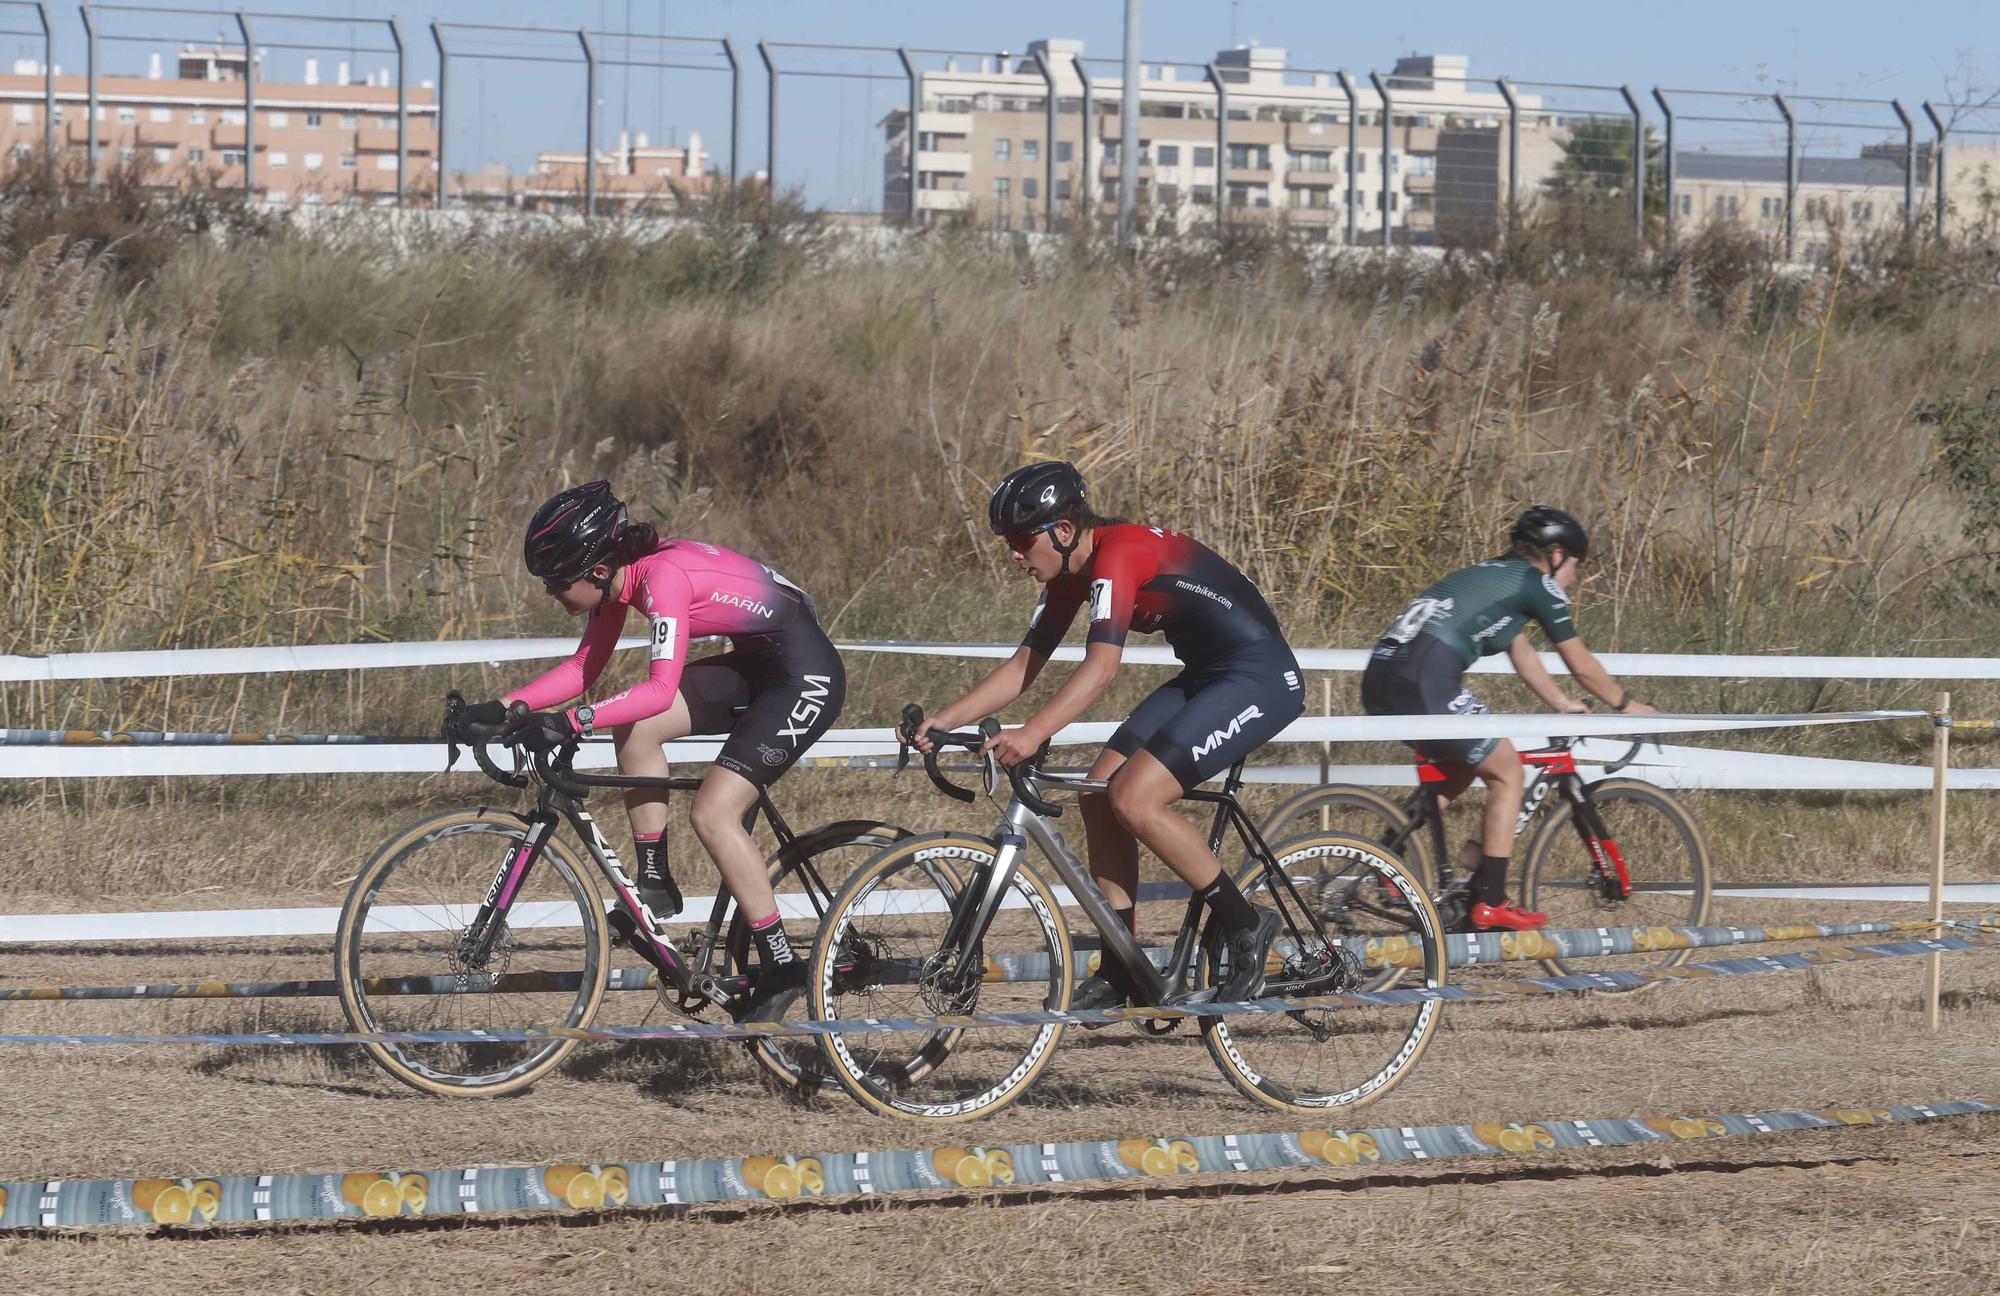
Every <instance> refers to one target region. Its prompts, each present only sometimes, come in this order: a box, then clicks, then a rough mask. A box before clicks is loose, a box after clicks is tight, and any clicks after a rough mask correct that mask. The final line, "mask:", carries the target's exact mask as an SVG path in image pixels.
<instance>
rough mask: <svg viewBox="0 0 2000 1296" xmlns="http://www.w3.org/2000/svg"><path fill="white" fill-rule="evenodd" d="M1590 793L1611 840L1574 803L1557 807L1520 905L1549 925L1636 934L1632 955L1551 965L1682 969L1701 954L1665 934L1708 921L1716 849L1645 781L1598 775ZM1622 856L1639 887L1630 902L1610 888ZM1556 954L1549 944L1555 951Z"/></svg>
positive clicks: (1535, 852)
mask: <svg viewBox="0 0 2000 1296" xmlns="http://www.w3.org/2000/svg"><path fill="white" fill-rule="evenodd" d="M1589 793H1590V800H1591V802H1592V804H1593V805H1595V806H1596V808H1597V813H1598V817H1599V818H1600V819H1602V820H1603V826H1604V829H1605V835H1604V837H1603V839H1601V840H1600V839H1597V838H1596V837H1595V835H1594V834H1593V833H1591V832H1587V831H1585V829H1586V827H1587V821H1586V820H1585V819H1581V818H1579V816H1578V813H1577V807H1576V804H1575V803H1574V802H1571V801H1564V802H1562V803H1561V804H1559V805H1558V806H1557V807H1556V809H1555V811H1554V813H1552V814H1550V815H1549V817H1548V818H1547V819H1546V820H1545V821H1544V822H1543V823H1542V826H1541V830H1540V831H1539V832H1537V833H1536V834H1535V839H1534V841H1533V843H1532V844H1531V845H1530V846H1529V847H1528V855H1527V861H1526V863H1525V864H1524V865H1523V879H1522V885H1521V894H1522V902H1523V903H1524V904H1526V905H1527V907H1528V908H1530V909H1539V910H1541V911H1542V912H1544V913H1546V914H1548V916H1549V926H1550V927H1551V928H1571V927H1581V928H1586V929H1588V928H1594V927H1603V928H1621V927H1624V928H1631V929H1632V932H1631V936H1630V940H1631V946H1630V948H1631V949H1632V951H1633V952H1632V953H1629V954H1621V955H1614V956H1609V957H1593V958H1590V959H1588V960H1579V961H1577V962H1570V961H1568V960H1565V959H1563V958H1560V957H1550V958H1548V959H1547V960H1545V966H1546V967H1547V968H1548V969H1549V971H1550V972H1552V973H1554V974H1556V975H1558V976H1562V975H1566V974H1569V973H1573V972H1602V971H1619V972H1645V971H1650V970H1653V969H1656V968H1668V967H1678V966H1680V965H1681V964H1683V963H1685V962H1687V960H1688V956H1689V955H1690V954H1692V953H1693V952H1694V951H1693V950H1690V949H1685V948H1682V949H1668V948H1664V947H1666V946H1669V945H1671V944H1672V943H1673V941H1672V937H1671V933H1669V932H1668V930H1667V929H1668V928H1673V927H1699V926H1700V925H1701V924H1702V922H1703V921H1704V920H1705V919H1706V918H1707V917H1708V902H1709V876H1708V875H1709V867H1708V845H1707V843H1705V842H1704V841H1703V840H1702V836H1701V829H1700V827H1699V826H1697V825H1696V823H1695V821H1694V816H1693V815H1691V814H1689V813H1688V811H1687V809H1686V807H1684V806H1682V805H1681V803H1680V802H1679V801H1676V800H1675V799H1674V798H1673V797H1671V796H1669V795H1668V794H1667V793H1665V792H1663V791H1661V790H1660V789H1659V788H1657V787H1654V786H1653V785H1652V784H1651V783H1647V782H1644V781H1642V780H1639V779H1623V778H1608V779H1600V780H1598V781H1597V782H1595V783H1592V784H1590V785H1589ZM1614 851H1615V852H1616V853H1617V856H1618V857H1620V858H1622V859H1623V860H1624V863H1625V869H1626V873H1627V875H1628V876H1629V877H1630V879H1631V883H1632V890H1631V894H1630V895H1627V896H1625V897H1623V898H1622V899H1621V898H1619V897H1618V896H1617V895H1616V894H1615V889H1614V888H1610V887H1607V886H1606V885H1605V873H1604V871H1603V870H1604V869H1606V868H1610V867H1611V859H1612V852H1614ZM1600 859H1601V860H1602V863H1600ZM1613 939H1614V940H1615V939H1616V938H1613ZM1554 948H1555V947H1554V945H1553V943H1550V945H1549V949H1550V953H1551V954H1552V955H1553V953H1554ZM1634 988H1635V989H1650V988H1651V987H1649V986H1640V987H1634Z"/></svg>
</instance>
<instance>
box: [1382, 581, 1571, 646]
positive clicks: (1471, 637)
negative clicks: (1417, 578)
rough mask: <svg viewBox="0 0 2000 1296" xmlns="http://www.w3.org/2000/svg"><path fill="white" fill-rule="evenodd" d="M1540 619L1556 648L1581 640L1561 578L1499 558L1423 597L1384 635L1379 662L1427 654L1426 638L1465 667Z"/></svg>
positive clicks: (1419, 597)
mask: <svg viewBox="0 0 2000 1296" xmlns="http://www.w3.org/2000/svg"><path fill="white" fill-rule="evenodd" d="M1530 621H1534V622H1536V623H1538V624H1539V625H1540V626H1541V627H1542V631H1543V633H1545V634H1547V635H1548V637H1549V642H1550V643H1551V644H1559V643H1562V642H1563V641H1565V640H1568V639H1574V638H1576V623H1575V622H1574V621H1573V620H1571V618H1570V611H1569V598H1568V596H1566V595H1565V594H1564V593H1563V592H1562V588H1561V587H1560V586H1558V585H1557V584H1556V582H1555V579H1554V578H1553V577H1551V576H1549V575H1547V574H1546V573H1544V572H1543V571H1542V570H1541V569H1540V568H1538V567H1536V566H1535V565H1534V564H1533V563H1530V562H1528V561H1527V560H1526V559H1524V558H1494V559H1490V560H1488V561H1486V562H1480V563H1474V564H1472V566H1470V567H1461V568H1459V569H1458V570H1457V571H1455V572H1453V573H1452V574H1451V575H1449V576H1446V577H1445V578H1444V579H1443V580H1440V581H1438V582H1437V583H1436V584H1435V585H1432V586H1431V587H1430V588H1429V589H1427V590H1425V591H1424V592H1423V593H1422V594H1419V595H1418V596H1417V597H1416V599H1415V600H1414V601H1413V602H1411V604H1410V605H1409V606H1408V607H1406V608H1404V609H1403V612H1402V615H1400V616H1398V617H1397V618H1396V619H1395V620H1394V621H1393V622H1391V623H1390V625H1389V628H1388V629H1387V630H1385V631H1383V632H1382V638H1381V641H1380V642H1378V643H1377V644H1376V645H1375V653H1374V656H1375V659H1376V660H1377V661H1384V662H1400V661H1407V660H1409V659H1410V658H1412V657H1415V656H1419V655H1424V654H1420V653H1419V652H1418V651H1417V650H1418V649H1419V648H1420V647H1422V646H1423V641H1424V640H1425V639H1433V640H1438V641H1441V642H1442V643H1443V644H1445V645H1447V646H1449V647H1450V648H1451V650H1452V652H1453V653H1455V654H1456V655H1457V656H1458V658H1459V662H1460V667H1461V669H1462V668H1463V667H1465V666H1470V665H1471V664H1472V663H1473V662H1475V661H1477V660H1479V659H1480V658H1481V657H1485V656H1489V655H1490V654H1493V653H1497V652H1500V651H1501V650H1503V649H1505V648H1506V647H1507V645H1508V644H1510V643H1512V642H1513V641H1514V637H1515V636H1516V635H1518V634H1520V633H1521V631H1522V630H1523V629H1525V628H1526V627H1527V624H1528V622H1530Z"/></svg>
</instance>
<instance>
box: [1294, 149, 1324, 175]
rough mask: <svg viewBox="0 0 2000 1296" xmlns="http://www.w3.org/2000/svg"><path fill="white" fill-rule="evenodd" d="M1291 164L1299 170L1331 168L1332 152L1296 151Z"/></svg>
mask: <svg viewBox="0 0 2000 1296" xmlns="http://www.w3.org/2000/svg"><path fill="white" fill-rule="evenodd" d="M1293 156H1294V157H1295V158H1296V159H1297V160H1296V161H1294V162H1293V163H1292V165H1293V166H1294V167H1296V168H1298V169H1299V170H1301V171H1331V170H1333V154H1331V153H1327V152H1312V153H1297V154H1294V155H1293Z"/></svg>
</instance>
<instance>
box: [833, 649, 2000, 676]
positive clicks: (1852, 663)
mask: <svg viewBox="0 0 2000 1296" xmlns="http://www.w3.org/2000/svg"><path fill="white" fill-rule="evenodd" d="M839 647H840V650H841V651H842V652H881V653H904V654H910V655H915V656H920V657H959V658H1007V657H1012V656H1013V655H1014V651H1015V649H1017V648H1019V647H1020V645H1019V644H1000V643H964V644H948V643H918V642H905V641H903V640H898V639H869V640H859V641H856V642H853V643H842V644H840V645H839ZM1292 655H1293V656H1294V657H1296V658H1297V659H1298V663H1299V665H1300V666H1301V667H1303V668H1304V669H1306V670H1317V671H1348V672H1353V671H1360V670H1364V669H1366V668H1367V665H1368V659H1369V655H1370V654H1369V650H1368V649H1366V648H1294V649H1293V650H1292ZM1541 659H1542V665H1544V666H1546V667H1548V669H1549V671H1550V673H1551V674H1555V675H1567V674H1568V673H1569V667H1567V666H1565V665H1564V664H1563V660H1562V658H1561V657H1560V656H1558V655H1557V654H1555V653H1552V652H1545V653H1542V654H1541ZM1597 659H1598V660H1599V661H1600V662H1603V663H1604V668H1605V669H1606V670H1608V671H1610V672H1611V673H1612V674H1613V675H1619V676H1625V675H1632V676H1643V677H1647V678H1655V679H1665V678H1674V677H1678V678H1684V679H1887V680H1916V679H1927V680H1990V679H2000V657H1783V656H1776V655H1772V656H1762V655H1750V654H1727V653H1599V654H1597ZM1051 660H1053V661H1082V660H1083V649H1082V648H1081V647H1078V646H1076V645H1064V646H1063V647H1060V648H1057V649H1056V650H1055V652H1054V653H1052V654H1051ZM1123 660H1125V661H1128V662H1133V663H1135V664H1139V665H1147V666H1166V665H1178V664H1179V659H1178V658H1176V657H1175V656H1174V655H1173V652H1172V650H1170V649H1168V648H1166V647H1163V646H1161V645H1158V644H1130V645H1127V646H1126V648H1125V651H1124V654H1123ZM1466 669H1467V670H1468V671H1469V672H1472V673H1474V674H1480V675H1505V674H1509V673H1511V672H1512V671H1513V669H1514V668H1513V666H1512V665H1511V664H1509V662H1508V661H1507V659H1506V658H1505V657H1504V656H1502V655H1500V654H1495V655H1493V656H1491V657H1482V658H1480V659H1479V660H1478V661H1476V662H1474V663H1473V664H1472V665H1471V666H1469V667H1467V668H1466Z"/></svg>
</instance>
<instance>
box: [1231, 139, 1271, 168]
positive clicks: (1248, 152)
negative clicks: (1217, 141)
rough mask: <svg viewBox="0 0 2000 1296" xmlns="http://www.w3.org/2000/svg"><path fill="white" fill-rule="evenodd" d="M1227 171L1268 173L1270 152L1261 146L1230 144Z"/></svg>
mask: <svg viewBox="0 0 2000 1296" xmlns="http://www.w3.org/2000/svg"><path fill="white" fill-rule="evenodd" d="M1229 169H1230V170H1232V171H1268V170H1270V169H1271V150H1270V149H1268V148H1266V147H1265V146H1264V145H1262V144H1231V145H1230V146H1229Z"/></svg>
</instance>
